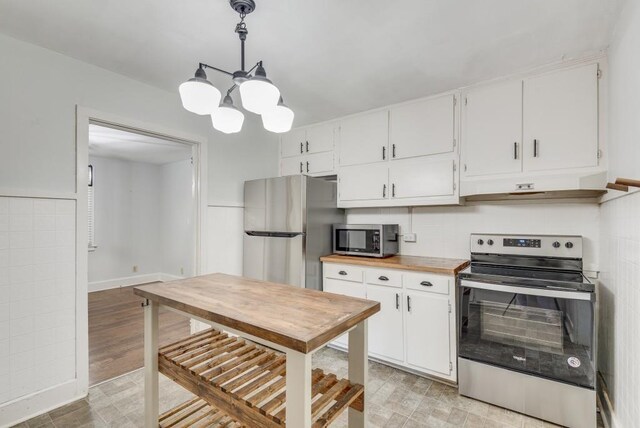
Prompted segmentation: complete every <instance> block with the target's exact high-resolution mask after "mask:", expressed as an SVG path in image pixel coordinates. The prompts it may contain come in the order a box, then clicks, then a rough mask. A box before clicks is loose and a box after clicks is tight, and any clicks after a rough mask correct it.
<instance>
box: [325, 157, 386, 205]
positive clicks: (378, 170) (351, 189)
mask: <svg viewBox="0 0 640 428" xmlns="http://www.w3.org/2000/svg"><path fill="white" fill-rule="evenodd" d="M388 183H389V170H388V167H387V164H386V163H384V164H377V165H376V164H371V165H357V166H349V167H346V168H341V169H340V172H339V174H338V199H339V200H340V201H365V200H381V199H387V198H388V197H389V189H388Z"/></svg>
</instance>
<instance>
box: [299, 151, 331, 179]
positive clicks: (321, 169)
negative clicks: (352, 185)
mask: <svg viewBox="0 0 640 428" xmlns="http://www.w3.org/2000/svg"><path fill="white" fill-rule="evenodd" d="M304 168H305V173H307V174H309V175H313V176H319V175H328V174H330V173H333V172H334V168H333V152H324V153H317V154H314V155H309V156H306V157H305V161H304Z"/></svg>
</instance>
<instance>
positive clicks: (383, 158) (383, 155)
mask: <svg viewBox="0 0 640 428" xmlns="http://www.w3.org/2000/svg"><path fill="white" fill-rule="evenodd" d="M386 159H387V148H386V147H385V146H382V160H386Z"/></svg>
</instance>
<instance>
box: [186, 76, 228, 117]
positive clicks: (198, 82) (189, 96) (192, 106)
mask: <svg viewBox="0 0 640 428" xmlns="http://www.w3.org/2000/svg"><path fill="white" fill-rule="evenodd" d="M179 91H180V98H181V99H182V106H183V107H184V108H185V109H187V110H189V111H190V112H192V113H195V114H201V115H205V114H211V113H213V112H214V111H215V110H216V109H217V108H218V104H220V98H221V97H222V94H220V91H219V90H218V89H217V88H216V87H215V86H213V85H212V84H211V82H209V81H208V80H206V79H202V78H200V77H194V78H192V79H189V80H187V81H186V82H184V83H183V84H182V85H180V88H179Z"/></svg>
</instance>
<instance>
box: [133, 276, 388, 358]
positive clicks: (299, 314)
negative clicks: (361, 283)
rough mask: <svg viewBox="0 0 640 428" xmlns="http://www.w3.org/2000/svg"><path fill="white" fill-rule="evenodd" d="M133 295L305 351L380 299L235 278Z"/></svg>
mask: <svg viewBox="0 0 640 428" xmlns="http://www.w3.org/2000/svg"><path fill="white" fill-rule="evenodd" d="M133 290H134V293H135V294H137V295H138V296H141V297H144V298H146V299H149V300H152V301H154V302H157V303H160V304H162V305H166V306H170V307H172V308H175V309H178V310H181V311H183V312H186V313H188V314H191V315H194V316H197V317H200V318H203V319H205V320H209V321H213V322H215V323H218V324H220V325H222V326H226V327H229V328H232V329H235V330H238V331H240V332H244V333H247V334H250V335H253V336H255V337H257V338H260V339H264V340H268V341H270V342H273V343H276V344H278V345H281V346H284V347H286V348H289V349H294V350H296V351H299V352H303V353H309V352H311V351H313V350H314V349H316V348H318V347H320V346H321V345H323V344H325V343H326V342H328V341H330V340H331V339H333V338H335V337H337V336H339V335H340V334H342V333H344V332H345V331H347V330H349V329H350V328H351V327H353V326H355V325H356V324H358V323H359V322H361V321H362V320H365V319H367V318H369V317H370V316H371V315H373V314H375V313H376V312H378V311H380V303H378V302H374V301H371V300H364V299H357V298H354V297H347V296H341V295H338V294H333V293H325V292H322V291H316V290H309V289H305V288H299V287H294V286H291V285H284V284H276V283H273V282H266V281H258V280H254V279H249V278H243V277H239V276H232V275H225V274H221V273H215V274H212V275H204V276H198V277H194V278H188V279H182V280H178V281H171V282H166V283H161V284H152V285H142V286H139V287H135V288H134V289H133Z"/></svg>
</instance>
